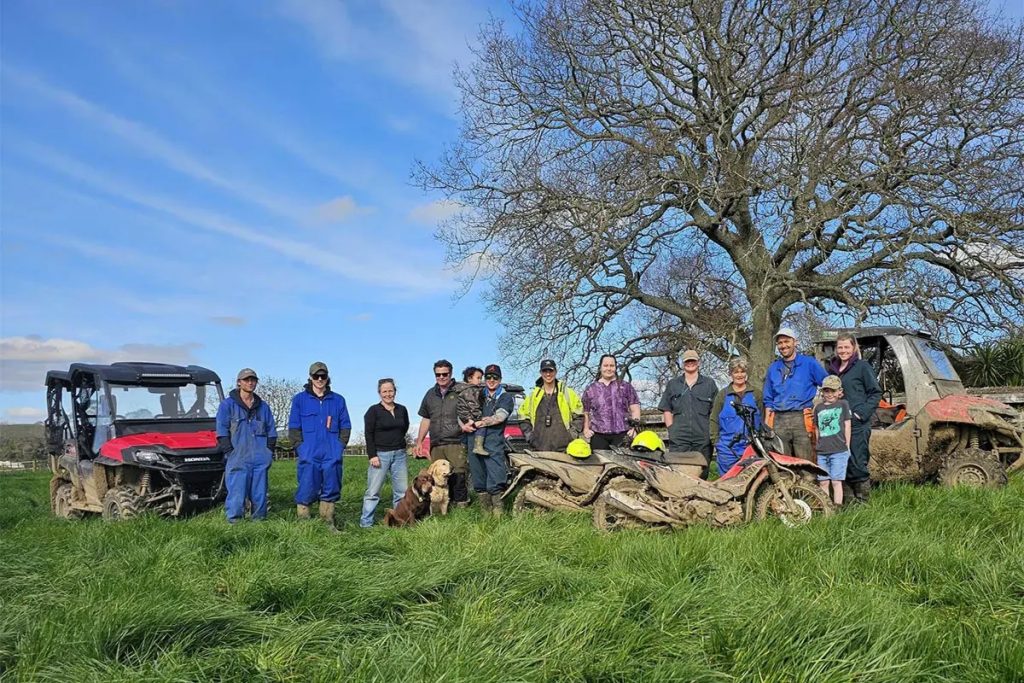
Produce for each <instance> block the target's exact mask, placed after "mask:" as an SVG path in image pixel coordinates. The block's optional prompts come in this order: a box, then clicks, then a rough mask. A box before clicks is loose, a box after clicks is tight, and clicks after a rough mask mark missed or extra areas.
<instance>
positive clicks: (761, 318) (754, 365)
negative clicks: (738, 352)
mask: <svg viewBox="0 0 1024 683" xmlns="http://www.w3.org/2000/svg"><path fill="white" fill-rule="evenodd" d="M781 322H782V315H781V313H779V312H776V311H775V309H774V307H773V306H771V305H770V304H768V303H766V302H762V303H760V304H758V305H756V306H754V308H753V328H754V329H753V335H752V337H751V340H750V353H749V358H748V359H747V360H748V362H749V364H750V371H749V375H750V379H751V380H752V381H754V382H756V383H757V384H758V385H762V384H764V378H765V373H767V371H768V366H769V365H771V363H772V360H774V359H775V333H776V332H777V331H778V329H779V325H780V324H781Z"/></svg>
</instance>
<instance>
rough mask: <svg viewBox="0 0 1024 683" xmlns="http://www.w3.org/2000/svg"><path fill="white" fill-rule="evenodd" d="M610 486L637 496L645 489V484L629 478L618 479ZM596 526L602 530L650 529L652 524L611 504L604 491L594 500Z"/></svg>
mask: <svg viewBox="0 0 1024 683" xmlns="http://www.w3.org/2000/svg"><path fill="white" fill-rule="evenodd" d="M609 488H614V489H615V490H616V491H621V492H622V493H625V494H628V495H631V496H635V495H636V494H637V493H639V492H640V491H641V490H643V488H644V485H643V484H642V483H640V482H638V481H631V480H628V479H627V480H624V481H616V482H614V483H613V484H610V485H609ZM594 527H595V528H596V529H600V530H601V531H618V530H619V529H649V528H650V527H651V525H650V524H648V523H647V522H645V521H643V520H641V519H637V518H636V517H634V516H633V515H631V514H629V513H628V512H623V511H622V510H620V509H618V508H617V507H615V506H613V505H611V504H609V503H608V497H607V495H606V494H605V493H602V494H601V495H600V496H598V497H597V500H595V501H594Z"/></svg>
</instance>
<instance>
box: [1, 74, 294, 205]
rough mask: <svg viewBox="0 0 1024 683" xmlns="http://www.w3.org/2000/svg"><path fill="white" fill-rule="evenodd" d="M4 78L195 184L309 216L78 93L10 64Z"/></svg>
mask: <svg viewBox="0 0 1024 683" xmlns="http://www.w3.org/2000/svg"><path fill="white" fill-rule="evenodd" d="M4 77H5V79H8V80H10V81H12V82H13V83H15V84H16V85H17V86H19V87H21V88H24V89H25V90H27V91H30V92H32V93H34V94H36V95H38V96H40V97H42V98H44V99H46V100H48V101H50V102H52V103H53V104H56V105H58V106H59V107H61V108H62V109H63V110H65V111H67V112H68V113H71V114H73V115H75V116H78V117H80V118H82V119H85V120H87V121H89V122H90V123H92V124H94V125H97V126H99V127H101V128H103V129H105V130H107V131H108V132H109V133H111V134H113V135H114V136H115V137H118V138H120V139H121V140H122V141H123V142H125V143H127V144H128V145H129V146H130V147H131V149H133V150H135V151H137V152H141V153H142V154H144V155H146V156H148V157H150V158H152V159H155V160H157V161H159V162H161V163H163V164H165V165H166V166H167V167H169V168H171V169H173V170H175V171H177V172H179V173H181V174H183V175H185V176H187V177H189V178H192V179H193V180H198V181H200V182H203V183H206V184H208V185H212V186H214V187H216V188H218V189H220V190H223V191H224V192H226V193H228V194H229V195H231V196H233V197H235V198H236V199H240V200H242V201H245V202H247V203H249V204H252V205H254V206H259V207H261V208H263V209H266V210H267V211H270V212H272V213H274V214H275V215H277V216H281V217H285V218H288V219H292V220H294V219H296V218H298V217H300V216H302V215H303V214H304V213H305V212H306V207H307V206H308V204H306V203H302V202H293V201H290V200H288V199H286V198H283V197H278V196H275V193H273V192H271V191H269V190H268V189H267V188H262V187H258V186H256V185H252V184H250V183H244V182H240V181H238V180H237V179H234V178H228V177H227V176H226V175H224V174H223V173H220V172H218V171H216V170H214V169H213V168H211V167H210V166H209V165H207V164H206V163H205V162H203V161H202V160H200V159H198V158H197V157H195V156H194V155H192V154H190V153H188V152H186V151H185V150H184V149H182V148H181V146H180V145H177V144H175V143H172V142H170V141H169V140H167V139H165V138H164V137H163V136H161V135H159V134H158V133H156V132H155V131H153V130H151V129H150V128H148V127H147V126H145V125H143V124H142V123H139V122H137V121H133V120H131V119H128V118H125V117H123V116H120V115H118V114H114V113H112V112H110V111H108V110H106V109H104V108H103V107H101V106H100V105H98V104H96V103H94V102H92V101H90V100H88V99H86V98H84V97H81V96H79V95H78V94H77V93H74V92H72V91H71V90H67V89H65V88H61V87H59V86H56V85H53V84H51V83H49V82H47V81H46V80H44V79H43V78H41V77H39V76H37V75H35V74H33V73H30V72H28V71H25V70H23V69H21V68H19V67H17V66H12V65H10V64H6V65H4Z"/></svg>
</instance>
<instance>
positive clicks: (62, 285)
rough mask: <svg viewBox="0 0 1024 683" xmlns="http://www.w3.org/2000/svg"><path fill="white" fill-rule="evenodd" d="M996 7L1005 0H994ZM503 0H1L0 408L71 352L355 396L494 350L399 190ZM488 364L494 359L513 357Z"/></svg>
mask: <svg viewBox="0 0 1024 683" xmlns="http://www.w3.org/2000/svg"><path fill="white" fill-rule="evenodd" d="M993 6H994V7H1002V9H1003V11H1004V12H1005V13H1006V14H1008V15H1010V16H1018V17H1019V16H1021V15H1022V14H1024V2H1021V1H1020V0H1012V1H1008V2H1005V3H1003V2H1002V0H997V1H996V2H993ZM489 13H494V14H495V15H497V16H499V17H503V18H510V12H509V10H508V7H507V5H506V3H504V2H501V1H499V0H491V1H490V2H483V1H480V0H430V1H422V0H379V1H377V2H368V1H360V0H344V1H341V0H339V1H337V2H333V1H330V0H328V1H319V0H266V1H264V2H248V1H243V0H218V1H217V2H205V1H201V0H146V1H142V2H126V1H121V2H114V1H107V2H88V3H86V2H67V1H63V0H3V3H2V5H0V32H2V33H0V57H2V63H0V125H2V131H0V132H2V135H0V248H2V249H0V270H2V272H0V297H2V301H0V303H2V313H0V338H2V339H0V421H9V422H30V421H36V420H39V419H42V417H43V408H44V401H43V391H42V386H41V384H42V381H43V376H44V374H45V371H46V370H47V369H50V368H59V367H66V366H67V365H68V364H69V363H70V362H74V361H88V362H111V361H114V360H163V361H167V362H178V363H190V362H191V363H198V364H201V365H206V366H208V367H211V368H213V369H214V370H216V371H217V372H218V373H220V374H221V376H222V377H223V378H224V379H225V380H226V384H227V385H228V386H231V385H233V377H234V374H235V373H236V372H237V370H238V369H239V368H240V367H242V366H252V367H254V368H256V370H257V371H258V372H259V373H260V374H261V375H263V376H270V375H274V376H279V377H288V378H295V379H299V378H303V377H304V376H305V372H306V369H307V368H308V366H309V363H310V362H311V361H313V360H323V361H325V362H327V363H328V365H329V366H330V368H331V371H332V375H333V383H334V387H335V388H336V389H337V390H339V391H340V392H341V393H343V394H344V395H345V396H346V398H347V399H348V401H349V404H350V407H351V412H352V413H353V415H354V416H356V417H357V421H358V417H359V416H361V415H362V413H363V412H364V411H365V409H366V408H367V407H368V406H369V405H370V404H372V403H373V402H375V401H376V398H377V397H376V380H377V379H378V378H379V377H383V376H392V377H395V378H396V379H397V381H398V386H399V400H400V401H402V402H403V403H405V404H407V405H409V406H410V407H412V408H413V409H415V407H416V406H417V405H418V402H419V399H420V398H421V396H422V395H423V392H424V391H425V390H426V388H427V387H429V386H430V385H431V383H432V382H433V376H432V374H431V365H432V363H433V361H434V360H435V359H437V358H441V357H446V358H449V359H450V360H452V362H453V363H454V364H455V366H456V368H457V369H461V368H462V367H463V366H465V365H468V364H471V363H472V364H477V365H482V364H484V363H488V362H492V361H495V360H497V361H499V362H504V364H505V366H506V367H508V363H507V362H506V361H507V359H503V358H500V357H499V356H498V337H499V335H500V334H501V332H502V330H501V326H500V323H499V322H498V321H495V320H493V319H491V318H490V317H488V316H487V315H486V314H485V313H484V312H483V311H482V309H481V306H480V302H479V298H478V293H477V292H475V291H471V292H470V293H469V294H468V295H466V296H464V297H462V298H457V297H456V296H455V295H456V293H457V292H458V290H459V286H458V281H457V275H458V274H457V273H455V272H452V271H451V270H450V269H447V268H446V266H445V263H444V250H443V247H442V245H440V244H439V243H438V242H436V241H435V240H434V238H433V232H434V230H435V228H436V225H437V221H438V220H440V219H443V218H444V217H445V216H446V215H448V214H449V213H450V210H451V207H450V206H447V205H446V204H445V203H443V202H441V201H439V199H440V198H439V197H436V196H429V195H426V194H424V193H423V192H421V191H420V190H419V189H417V188H415V187H413V186H412V185H411V184H410V182H409V176H410V171H411V169H412V167H413V163H414V161H415V160H416V159H420V160H425V161H427V162H430V161H433V160H434V159H436V158H437V157H438V155H439V153H440V151H441V149H442V146H443V145H444V143H445V142H447V141H451V140H453V139H454V138H455V137H456V136H457V134H458V122H457V118H456V111H457V104H458V101H457V93H456V91H455V88H454V86H453V84H452V79H451V69H452V65H453V64H454V63H455V62H456V61H460V62H462V63H467V61H468V60H469V59H470V51H469V45H470V44H471V43H472V41H473V40H474V39H475V36H476V33H477V29H478V27H479V25H480V24H481V23H482V22H484V21H485V20H486V19H487V18H488V14H489ZM526 374H528V375H529V376H528V377H524V376H517V375H516V373H514V372H508V371H507V372H506V379H507V380H511V381H522V380H524V379H528V380H532V379H533V377H534V375H533V373H532V372H530V373H526Z"/></svg>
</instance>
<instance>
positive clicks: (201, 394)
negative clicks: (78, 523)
mask: <svg viewBox="0 0 1024 683" xmlns="http://www.w3.org/2000/svg"><path fill="white" fill-rule="evenodd" d="M223 397H224V394H223V391H222V390H221V385H220V378H219V377H218V376H217V374H216V373H215V372H213V371H212V370H207V369H206V368H202V367H199V366H196V365H189V366H187V367H182V366H179V365H166V364H162V363H114V364H112V365H90V364H86V363H74V364H72V365H71V367H70V369H69V370H67V371H60V370H53V371H50V372H48V373H47V374H46V403H47V418H46V442H47V450H48V451H49V456H50V470H51V472H52V473H53V478H52V479H51V480H50V503H51V507H52V509H53V513H54V515H56V516H57V517H59V518H62V519H78V518H80V517H83V516H84V515H86V514H88V513H97V512H98V513H101V514H102V515H103V518H104V519H107V520H116V519H126V518H129V517H134V516H136V515H137V514H139V513H140V512H142V511H144V510H153V511H155V512H157V513H159V514H163V515H168V516H179V515H182V514H184V513H186V512H189V511H192V510H199V509H203V508H207V507H210V506H212V505H214V504H216V503H217V502H218V501H219V500H220V499H221V498H222V497H223V478H224V461H223V457H222V455H221V453H220V452H219V450H218V449H217V437H216V434H215V431H214V430H215V417H216V410H217V406H218V405H219V403H220V401H221V399H223Z"/></svg>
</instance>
